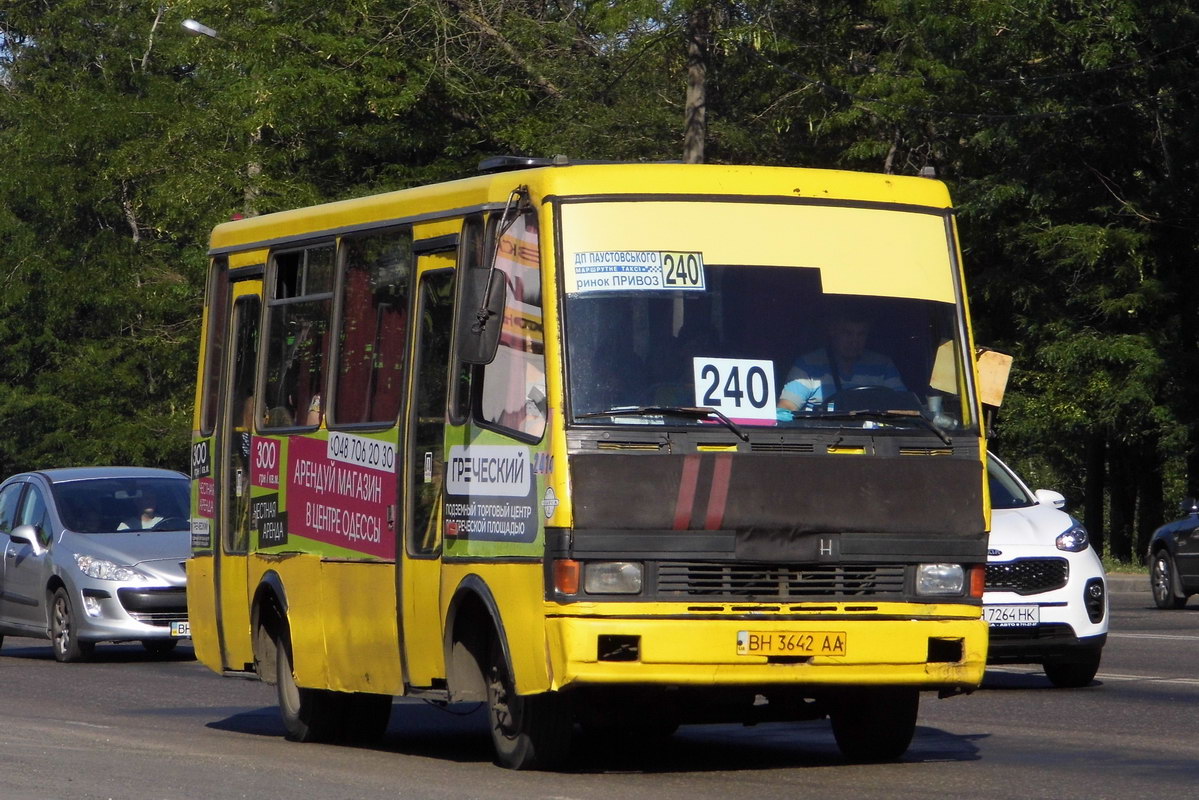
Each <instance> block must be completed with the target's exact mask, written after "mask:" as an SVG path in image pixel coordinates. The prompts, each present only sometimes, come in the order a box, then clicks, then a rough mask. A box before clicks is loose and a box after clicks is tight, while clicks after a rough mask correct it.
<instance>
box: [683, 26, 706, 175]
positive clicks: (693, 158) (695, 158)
mask: <svg viewBox="0 0 1199 800" xmlns="http://www.w3.org/2000/svg"><path fill="white" fill-rule="evenodd" d="M711 23H712V18H711V10H710V9H709V8H708V7H707V6H706V5H703V4H700V5H698V6H697V7H696V8H694V9H692V11H691V13H690V14H689V15H688V16H687V102H686V107H685V109H684V114H683V116H684V122H683V162H684V163H686V164H702V163H704V140H705V139H706V138H707V135H708V107H707V102H708V101H707V75H708V42H709V39H710V37H711Z"/></svg>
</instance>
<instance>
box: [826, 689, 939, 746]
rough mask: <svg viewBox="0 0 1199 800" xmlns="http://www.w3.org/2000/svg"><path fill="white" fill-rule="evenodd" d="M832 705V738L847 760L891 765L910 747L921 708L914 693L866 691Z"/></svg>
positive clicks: (899, 690)
mask: <svg viewBox="0 0 1199 800" xmlns="http://www.w3.org/2000/svg"><path fill="white" fill-rule="evenodd" d="M831 702H832V708H830V710H829V718H830V720H831V721H832V723H833V736H834V737H835V738H836V740H837V747H838V748H840V750H841V753H842V754H843V755H844V756H845V757H846V758H848V759H849V760H851V761H892V760H894V759H896V758H899V757H900V756H901V755H903V754H904V752H906V751H907V749H908V745H910V744H911V743H912V735H913V734H915V732H916V713H917V711H918V710H919V708H920V692H918V691H917V690H916V689H866V690H862V691H857V692H853V693H850V694H847V695H845V696H844V697H838V698H834V699H833V700H832V701H831Z"/></svg>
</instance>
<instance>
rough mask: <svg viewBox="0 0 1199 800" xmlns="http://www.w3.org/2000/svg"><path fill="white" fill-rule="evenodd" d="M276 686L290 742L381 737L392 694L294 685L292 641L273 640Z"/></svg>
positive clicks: (366, 740) (385, 728)
mask: <svg viewBox="0 0 1199 800" xmlns="http://www.w3.org/2000/svg"><path fill="white" fill-rule="evenodd" d="M275 647H276V656H275V669H276V674H275V688H276V689H277V690H278V695H279V713H280V715H281V716H282V717H283V727H284V729H285V731H286V736H287V738H288V739H290V740H292V741H293V742H343V743H366V742H373V741H376V740H378V739H380V738H381V737H382V736H383V733H384V732H385V731H386V730H387V723H388V720H389V719H390V718H391V697H390V696H389V695H383V694H368V693H350V692H334V691H330V690H328V689H306V688H302V687H300V686H297V685H296V678H295V674H294V673H293V672H292V667H291V664H292V655H291V641H290V637H288V636H280V637H279V638H278V639H277V640H276V642H275Z"/></svg>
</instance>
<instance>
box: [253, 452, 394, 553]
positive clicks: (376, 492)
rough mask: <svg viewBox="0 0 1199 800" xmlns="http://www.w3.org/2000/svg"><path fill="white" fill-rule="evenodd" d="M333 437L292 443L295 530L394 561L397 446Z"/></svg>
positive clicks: (291, 522)
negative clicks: (390, 516)
mask: <svg viewBox="0 0 1199 800" xmlns="http://www.w3.org/2000/svg"><path fill="white" fill-rule="evenodd" d="M329 437H330V438H329V441H328V442H326V441H324V440H322V439H308V438H304V437H299V436H297V437H295V438H293V439H292V440H291V441H290V442H289V443H288V447H287V477H286V480H287V526H288V529H289V532H290V533H291V534H294V535H296V536H304V537H307V538H309V539H314V540H316V541H319V542H325V543H326V544H331V545H335V546H337V547H345V548H347V549H350V550H355V551H357V552H360V553H365V554H367V555H371V556H374V557H376V558H382V559H394V558H395V554H396V547H395V531H394V529H393V528H391V527H389V526H388V524H387V511H388V509H389V508H390V507H392V506H394V505H395V502H396V476H395V459H394V456H395V450H394V447H392V446H391V445H389V444H386V443H380V442H377V441H375V440H371V439H367V438H365V437H359V436H350V435H347V434H339V433H331V434H330V435H329ZM380 448H382V450H383V455H382V457H380V453H379V451H380ZM388 449H390V451H391V452H390V454H388V453H387V452H386V451H387V450H388ZM389 455H390V457H388V456H389ZM255 483H256V484H257V481H256V482H255ZM257 485H261V484H257Z"/></svg>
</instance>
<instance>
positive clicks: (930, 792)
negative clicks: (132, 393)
mask: <svg viewBox="0 0 1199 800" xmlns="http://www.w3.org/2000/svg"><path fill="white" fill-rule="evenodd" d="M1112 606H1113V617H1112V623H1113V629H1112V634H1111V638H1110V640H1109V643H1108V646H1107V648H1106V649H1105V652H1104V662H1103V665H1102V667H1101V668H1100V674H1099V676H1098V679H1097V681H1096V683H1095V684H1093V685H1092V686H1090V687H1088V688H1085V689H1077V690H1060V689H1054V688H1052V687H1051V686H1050V684H1049V682H1048V680H1046V678H1045V677H1044V675H1043V674H1041V673H1040V671H1039V670H1038V669H1037V668H1036V667H1027V668H1025V667H1005V668H1003V669H1002V670H999V669H997V670H993V671H989V672H988V674H987V679H986V682H985V684H984V687H983V689H982V690H980V691H978V692H975V693H974V694H972V695H969V696H964V697H954V698H949V699H945V700H938V699H936V698H935V697H934V696H931V695H926V696H925V699H924V701H923V704H922V706H921V714H920V722H919V727H918V729H917V733H916V738H915V740H914V742H913V744H912V747H911V749H910V750H909V751H908V753H907V755H906V756H905V758H904V759H903V760H902V761H900V762H898V763H893V764H876V765H852V764H848V763H846V762H845V761H844V759H842V758H841V756H840V755H839V753H838V751H837V748H836V746H835V744H834V742H833V739H832V735H831V733H830V731H829V728H828V725H827V723H825V722H810V723H797V724H764V725H759V726H756V727H743V726H738V725H715V726H689V727H684V728H682V729H680V731H679V732H678V733H677V734H676V735H675V736H674V737H673V738H671V739H670V740H668V741H666V742H664V743H662V744H661V745H659V746H657V747H654V748H653V749H652V750H648V751H638V750H635V749H628V748H626V747H622V746H621V743H619V742H599V741H589V740H583V741H581V744H582V750H583V753H582V754H581V755H580V757H579V758H578V759H577V760H576V762H575V763H574V764H573V765H572V767H571V768H570V769H569V770H568V771H566V772H563V773H536V772H533V773H514V772H508V771H505V770H501V769H499V768H497V767H494V766H493V765H492V764H491V761H490V759H491V756H490V746H489V741H488V738H487V734H486V731H485V727H484V725H485V723H484V718H483V715H482V713H481V712H480V711H479V710H477V709H475V708H473V707H470V706H468V707H466V708H452V709H443V708H438V707H436V706H433V705H430V704H428V703H424V702H420V701H415V702H413V701H402V702H397V703H396V705H395V706H394V709H393V714H392V720H391V725H390V727H389V729H388V734H387V736H386V738H385V739H384V740H383V741H382V742H381V743H380V744H378V745H376V746H373V747H362V748H356V747H339V746H330V745H299V744H295V743H291V742H287V741H284V740H283V738H282V727H281V725H280V723H279V721H278V716H277V711H276V709H275V701H274V693H273V690H272V689H270V688H269V687H266V686H264V685H262V684H259V683H256V682H252V681H244V680H238V679H230V678H220V677H218V676H216V675H213V674H211V673H209V672H208V671H207V670H206V669H205V668H203V667H202V666H200V665H199V664H197V663H196V662H195V661H192V660H190V651H188V650H187V649H186V647H182V648H180V652H179V653H178V655H176V656H174V657H172V658H171V659H169V660H165V661H156V660H154V659H152V658H150V657H149V656H147V655H145V654H144V653H143V652H142V651H141V648H140V647H138V646H134V645H128V646H126V645H107V646H100V647H99V648H97V651H96V654H97V657H96V660H95V661H94V662H92V663H88V664H77V665H76V664H71V665H64V664H57V663H55V662H54V660H53V658H52V657H51V655H50V649H49V646H48V643H47V644H42V643H40V642H37V641H34V640H28V639H8V640H6V641H5V643H4V647H3V650H0V698H2V703H3V712H2V716H0V721H2V722H0V799H2V800H35V799H36V800H53V798H63V800H66V799H67V798H70V799H71V800H74V799H75V798H80V799H81V800H91V799H92V798H101V799H103V798H116V799H118V800H143V799H144V800H165V799H167V798H169V799H171V800H177V799H179V798H186V799H189V800H190V798H196V799H197V800H200V799H201V798H202V799H203V800H224V799H225V798H230V799H232V798H247V799H248V798H253V799H254V800H274V798H279V799H280V800H282V798H288V800H316V799H317V798H320V800H333V799H334V798H346V799H347V800H358V799H359V798H361V799H362V800H373V799H374V798H389V800H390V799H391V798H397V797H414V798H459V797H478V798H511V797H522V798H556V799H560V798H580V800H581V799H582V798H603V799H604V800H611V798H613V797H654V798H686V800H701V799H703V798H714V799H716V798H718V799H719V800H728V799H729V798H730V797H754V798H755V799H756V798H774V797H778V798H788V800H794V798H797V797H805V796H818V797H821V798H838V797H845V798H851V797H852V798H905V797H912V798H924V797H936V796H956V797H970V798H1005V799H1006V798H1016V797H1018V798H1041V797H1044V798H1086V800H1099V799H1100V798H1134V797H1191V796H1196V794H1197V793H1199V790H1197V789H1196V788H1195V787H1196V786H1197V785H1199V758H1197V756H1199V745H1196V743H1195V742H1196V736H1195V733H1194V728H1195V727H1196V721H1195V719H1196V714H1195V711H1196V709H1197V708H1199V667H1197V666H1196V665H1199V601H1192V606H1191V607H1188V608H1186V609H1183V610H1181V611H1170V612H1167V611H1158V610H1157V609H1154V608H1153V607H1152V601H1151V600H1150V598H1149V595H1148V594H1147V593H1145V592H1142V591H1138V592H1127V593H1125V592H1120V593H1114V594H1113V595H1112Z"/></svg>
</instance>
